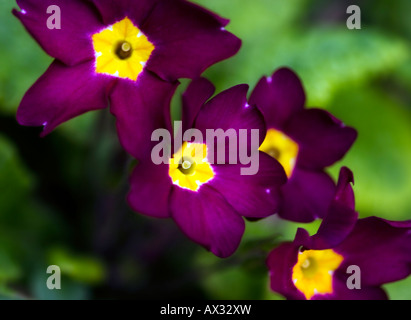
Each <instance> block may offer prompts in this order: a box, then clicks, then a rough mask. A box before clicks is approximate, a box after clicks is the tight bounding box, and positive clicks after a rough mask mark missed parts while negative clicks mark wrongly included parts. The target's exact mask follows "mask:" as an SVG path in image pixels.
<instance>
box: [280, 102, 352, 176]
mask: <svg viewBox="0 0 411 320" xmlns="http://www.w3.org/2000/svg"><path fill="white" fill-rule="evenodd" d="M284 132H285V133H286V134H287V135H289V136H290V137H291V138H292V139H293V140H294V141H296V142H297V143H298V144H299V147H300V149H299V155H298V159H297V164H298V165H299V166H300V167H304V168H307V169H322V168H325V167H328V166H330V165H332V164H334V163H335V162H337V161H338V160H340V159H341V158H342V157H343V156H344V155H345V153H346V152H347V151H348V150H349V149H350V148H351V146H352V144H353V143H354V141H355V139H356V138H357V132H356V131H355V130H354V129H353V128H350V127H346V126H345V125H344V124H343V123H342V122H341V121H340V120H338V119H336V118H335V117H333V116H332V115H331V114H330V113H328V112H327V111H325V110H320V109H307V110H303V111H300V112H298V113H297V114H295V115H294V116H293V117H292V119H291V120H290V121H289V122H288V124H287V126H286V127H285V128H284Z"/></svg>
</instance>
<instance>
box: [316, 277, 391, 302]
mask: <svg viewBox="0 0 411 320" xmlns="http://www.w3.org/2000/svg"><path fill="white" fill-rule="evenodd" d="M349 276H350V274H346V273H345V276H344V277H341V279H339V275H337V272H336V273H335V275H334V279H333V293H331V294H325V295H315V296H314V297H313V298H312V300H387V299H388V296H387V294H386V293H385V291H384V290H383V289H381V288H380V287H361V289H349V288H348V287H347V277H349Z"/></svg>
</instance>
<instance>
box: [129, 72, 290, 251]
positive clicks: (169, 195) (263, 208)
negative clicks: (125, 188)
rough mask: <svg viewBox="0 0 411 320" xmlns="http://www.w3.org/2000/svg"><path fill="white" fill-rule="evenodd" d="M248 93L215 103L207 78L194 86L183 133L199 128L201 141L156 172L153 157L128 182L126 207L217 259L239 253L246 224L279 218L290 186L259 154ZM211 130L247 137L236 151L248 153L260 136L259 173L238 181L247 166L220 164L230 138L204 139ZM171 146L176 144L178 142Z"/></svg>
mask: <svg viewBox="0 0 411 320" xmlns="http://www.w3.org/2000/svg"><path fill="white" fill-rule="evenodd" d="M247 91H248V86H247V85H239V86H235V87H233V88H231V89H228V90H226V91H224V92H222V93H220V94H218V95H216V96H215V97H214V98H212V99H210V97H211V96H212V95H213V93H214V87H213V85H212V84H211V83H210V82H209V81H208V80H206V79H204V78H200V79H197V80H194V81H193V82H192V83H191V84H190V85H189V87H188V88H187V91H186V92H185V94H184V95H183V119H182V129H183V132H186V130H187V129H191V128H194V129H197V130H198V132H201V133H202V138H201V139H203V140H201V141H199V140H198V139H196V140H195V141H193V140H192V139H190V138H186V139H185V140H184V142H183V144H182V146H180V147H176V149H178V151H177V152H175V153H174V154H173V155H172V156H171V159H170V163H169V164H167V163H165V164H159V165H155V164H154V163H153V162H152V160H151V159H150V157H149V155H148V156H147V158H146V159H143V160H142V161H140V163H139V164H138V165H137V166H136V168H135V169H134V172H133V174H132V177H131V179H130V183H131V189H130V193H129V195H128V201H129V203H130V205H131V207H132V208H133V209H134V210H136V211H137V212H140V213H142V214H145V215H149V216H152V217H157V218H172V219H174V220H175V222H176V224H177V225H178V226H179V227H180V229H181V230H182V231H183V232H184V233H185V234H186V235H187V236H188V237H189V238H190V239H192V240H193V241H194V242H196V243H198V244H200V245H202V246H204V247H205V248H206V249H208V250H210V251H211V252H213V253H214V254H215V255H217V256H219V257H228V256H230V255H231V254H233V252H234V251H235V250H236V249H237V247H238V245H239V243H240V241H241V238H242V235H243V232H244V228H245V222H244V219H243V217H247V218H263V217H267V216H269V215H271V214H274V213H275V212H276V210H277V208H278V203H279V189H280V187H281V185H283V184H284V183H285V181H286V175H285V173H284V170H283V168H282V167H281V165H280V164H279V163H278V162H277V161H276V160H274V159H273V158H271V157H269V156H267V155H266V154H264V153H263V152H260V151H258V147H259V145H260V144H261V142H262V140H263V139H264V135H265V125H264V120H263V118H262V115H261V114H260V112H259V111H258V110H257V109H256V108H255V107H252V106H250V105H249V104H248V103H247ZM209 99H210V100H209ZM207 100H209V101H207ZM207 129H216V130H217V129H221V130H222V131H223V132H229V130H231V132H232V133H234V135H229V136H230V137H233V136H235V135H238V134H239V132H240V130H242V129H243V130H247V133H248V135H247V137H246V138H247V139H246V140H247V141H246V144H245V143H241V144H240V145H239V146H238V147H239V148H246V149H247V150H246V151H247V152H249V151H252V150H251V149H250V148H249V146H250V144H249V143H250V140H249V136H250V132H251V130H252V129H254V130H258V132H259V136H258V137H257V138H258V140H257V145H256V148H255V152H254V155H256V154H258V166H259V170H258V173H256V174H255V175H241V170H242V169H244V168H245V167H248V165H244V164H242V163H238V162H237V163H231V164H230V163H228V160H229V159H231V158H226V161H225V162H220V163H217V162H216V161H215V157H216V155H217V153H214V151H215V150H217V149H218V146H221V145H222V141H224V139H225V138H223V139H218V138H217V139H216V140H213V141H214V142H215V143H214V142H210V140H209V139H204V138H205V137H206V131H207ZM243 142H244V141H243ZM230 143H231V140H230ZM235 143H237V142H235ZM174 144H176V145H179V144H178V142H177V141H175V140H174ZM213 144H214V146H213ZM230 146H232V145H231V144H230ZM196 149H197V150H199V151H200V152H194V151H195V150H196ZM229 149H230V148H227V149H225V150H223V151H224V154H225V156H229V155H230V154H231V155H232V154H233V153H232V152H231V153H230V152H227V153H225V151H227V150H229ZM213 154H214V156H213ZM237 155H238V154H237V153H236V154H235V157H236V156H237ZM254 159H256V158H254ZM234 160H236V159H235V158H234ZM237 160H238V159H237Z"/></svg>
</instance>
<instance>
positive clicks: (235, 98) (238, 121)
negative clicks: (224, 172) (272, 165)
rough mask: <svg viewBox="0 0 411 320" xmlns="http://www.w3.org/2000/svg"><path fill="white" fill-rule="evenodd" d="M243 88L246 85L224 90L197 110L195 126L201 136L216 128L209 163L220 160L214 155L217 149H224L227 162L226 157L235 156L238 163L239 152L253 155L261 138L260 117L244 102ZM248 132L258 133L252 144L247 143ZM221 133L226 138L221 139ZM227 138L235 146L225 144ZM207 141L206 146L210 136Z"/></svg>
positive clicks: (263, 133)
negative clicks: (235, 144)
mask: <svg viewBox="0 0 411 320" xmlns="http://www.w3.org/2000/svg"><path fill="white" fill-rule="evenodd" d="M247 91H248V86H247V85H238V86H235V87H232V88H230V89H228V90H225V91H223V92H221V93H219V94H218V95H216V96H215V97H214V98H212V99H211V100H209V101H208V102H207V103H206V104H205V105H204V107H203V108H201V110H200V112H199V113H198V116H197V119H196V121H195V127H196V129H199V130H201V132H202V134H203V137H207V132H210V131H211V130H219V129H220V133H221V135H219V136H218V138H217V139H214V142H215V145H214V149H213V148H211V147H210V153H211V154H210V156H209V160H210V161H212V162H213V163H222V162H223V161H219V160H220V159H218V158H217V156H218V150H223V151H224V150H225V151H226V153H225V155H226V158H225V160H226V161H227V162H228V160H229V159H237V162H236V163H239V159H238V157H239V152H240V151H241V152H244V154H245V151H247V154H248V155H252V154H253V155H255V152H256V151H257V149H258V147H259V146H260V145H261V143H262V142H263V140H264V138H265V134H266V129H265V125H264V119H263V117H262V115H261V113H260V112H259V111H258V109H257V108H255V107H252V106H250V105H249V104H248V103H247ZM221 131H223V132H221ZM252 131H255V132H257V134H258V136H257V138H258V142H257V141H256V143H255V145H254V146H252V143H251V141H252V138H251V137H252ZM216 133H218V131H216ZM223 134H226V136H227V137H229V139H228V138H226V139H223V137H222V135H223ZM233 139H234V140H233ZM228 140H229V141H230V142H231V141H233V142H231V143H232V144H234V142H236V143H237V146H238V149H237V150H235V148H233V146H232V145H231V146H230V145H228ZM256 140H257V139H256ZM207 143H208V144H209V146H210V144H211V143H212V141H211V138H209V139H207ZM256 144H258V146H256ZM252 147H253V148H252ZM240 148H242V149H240ZM213 152H214V153H213ZM230 156H231V157H230ZM233 162H234V161H233ZM233 162H232V163H233Z"/></svg>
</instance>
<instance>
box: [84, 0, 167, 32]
mask: <svg viewBox="0 0 411 320" xmlns="http://www.w3.org/2000/svg"><path fill="white" fill-rule="evenodd" d="M89 1H91V2H92V3H94V5H95V6H96V7H97V9H98V11H99V12H100V14H101V18H102V20H103V21H104V23H105V24H106V25H111V24H114V23H115V22H118V21H120V20H122V19H124V18H125V17H128V18H129V19H131V20H132V21H133V22H134V23H135V24H136V25H137V26H141V25H142V24H143V22H144V20H145V19H146V18H147V17H148V16H149V14H150V12H151V11H152V10H153V8H154V6H155V5H156V3H157V2H158V1H159V0H138V1H135V0H89Z"/></svg>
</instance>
